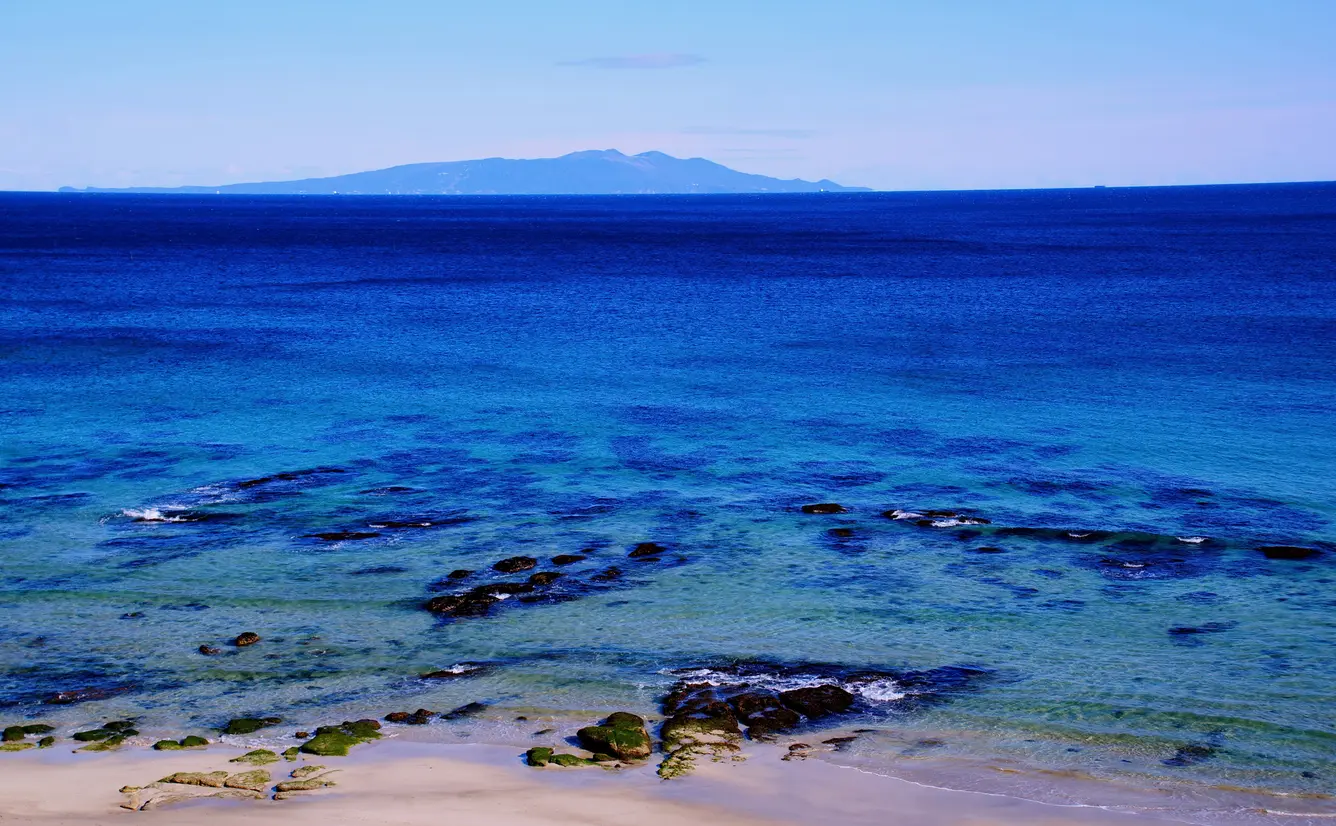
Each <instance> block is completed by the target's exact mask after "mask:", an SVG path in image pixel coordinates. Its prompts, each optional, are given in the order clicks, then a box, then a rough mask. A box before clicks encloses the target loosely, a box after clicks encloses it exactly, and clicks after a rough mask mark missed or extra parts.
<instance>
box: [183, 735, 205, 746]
mask: <svg viewBox="0 0 1336 826" xmlns="http://www.w3.org/2000/svg"><path fill="white" fill-rule="evenodd" d="M207 745H209V741H208V740H206V739H204V738H203V737H200V736H199V735H197V734H188V735H186V736H185V737H182V738H181V746H182V748H187V749H198V748H202V747H204V746H207Z"/></svg>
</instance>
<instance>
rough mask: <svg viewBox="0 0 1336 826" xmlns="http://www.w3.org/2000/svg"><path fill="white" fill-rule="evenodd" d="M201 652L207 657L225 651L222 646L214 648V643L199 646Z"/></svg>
mask: <svg viewBox="0 0 1336 826" xmlns="http://www.w3.org/2000/svg"><path fill="white" fill-rule="evenodd" d="M199 653H201V654H203V655H204V656H206V657H214V656H217V655H219V654H221V653H223V650H222V649H221V648H214V647H213V646H212V645H201V646H200V647H199Z"/></svg>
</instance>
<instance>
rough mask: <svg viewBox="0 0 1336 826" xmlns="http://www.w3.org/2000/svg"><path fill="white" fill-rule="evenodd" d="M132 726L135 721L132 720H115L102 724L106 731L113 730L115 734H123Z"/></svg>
mask: <svg viewBox="0 0 1336 826" xmlns="http://www.w3.org/2000/svg"><path fill="white" fill-rule="evenodd" d="M134 727H135V723H134V721H133V720H116V721H113V722H110V723H107V724H106V725H104V726H102V728H104V729H107V730H108V731H114V732H116V733H117V734H125V733H126V732H128V731H130V730H132V729H133V728H134Z"/></svg>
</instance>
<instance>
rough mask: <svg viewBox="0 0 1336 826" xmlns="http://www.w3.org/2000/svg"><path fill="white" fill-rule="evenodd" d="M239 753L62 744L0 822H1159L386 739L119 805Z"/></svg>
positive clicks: (16, 763)
mask: <svg viewBox="0 0 1336 826" xmlns="http://www.w3.org/2000/svg"><path fill="white" fill-rule="evenodd" d="M239 753H241V752H240V751H238V750H235V749H227V748H221V747H211V748H210V749H208V750H206V751H189V752H153V751H147V750H143V749H132V750H126V751H122V752H116V753H110V754H79V755H75V754H71V753H70V752H69V750H68V748H67V747H66V748H59V747H58V748H56V749H51V750H44V751H41V752H35V751H30V752H24V753H20V754H7V755H0V823H4V824H19V823H34V824H44V825H45V826H55V824H69V826H74V825H75V824H78V826H90V825H91V826H96V825H97V824H122V825H123V824H129V823H141V822H142V823H146V824H153V823H159V824H182V826H191V825H192V824H202V825H204V826H217V825H218V824H231V823H236V824H254V823H275V824H277V823H282V824H284V826H328V824H354V823H356V824H372V825H373V826H379V825H380V824H384V826H391V824H393V826H401V825H402V826H408V825H409V824H432V826H437V824H451V823H460V824H465V823H468V824H475V823H477V824H494V825H495V826H531V825H532V826H539V824H583V826H600V825H601V824H607V826H614V825H615V826H627V824H634V825H635V826H702V824H718V826H761V825H762V824H781V823H805V824H813V823H817V824H849V825H850V826H864V825H865V824H866V826H871V824H900V825H902V826H948V824H950V826H986V825H987V826H1001V825H1003V824H1006V825H1007V826H1010V825H1011V824H1036V825H1037V826H1058V825H1059V824H1072V825H1073V826H1076V825H1077V824H1081V825H1084V824H1092V825H1094V826H1100V825H1102V824H1109V825H1110V826H1112V825H1114V824H1127V825H1128V826H1137V824H1149V823H1165V822H1170V821H1165V820H1159V819H1154V818H1150V817H1146V816H1132V815H1126V814H1119V813H1114V812H1107V811H1103V810H1100V809H1091V808H1068V807H1057V806H1048V805H1043V804H1038V803H1032V802H1029V801H1023V800H1017V799H1014V798H1009V797H1002V796H995V795H984V794H975V793H970V792H957V791H947V790H943V789H935V788H929V787H926V786H920V785H916V784H913V783H909V782H906V781H903V780H896V779H893V778H886V777H880V776H875V775H867V774H863V773H860V772H857V771H853V770H850V769H842V768H838V767H835V766H832V765H828V764H825V763H822V762H818V761H807V762H803V763H799V762H794V763H788V762H782V761H780V760H779V759H778V757H779V752H778V750H773V749H771V750H762V749H756V750H751V752H750V753H749V756H748V759H747V760H746V761H745V762H742V763H730V764H723V765H715V764H710V763H706V764H704V765H703V766H702V767H701V770H700V771H699V772H698V773H697V774H696V775H693V776H691V777H688V778H685V779H682V780H676V781H672V782H663V781H660V780H659V779H658V778H657V777H656V776H655V775H654V773H653V766H652V765H651V766H646V767H640V768H634V769H628V770H623V771H617V772H610V771H605V770H602V769H598V768H584V769H558V768H549V769H541V770H539V769H532V768H529V767H527V766H524V765H522V764H521V763H520V761H519V760H518V759H517V750H516V749H514V748H511V747H505V746H455V745H427V744H413V743H402V742H399V743H396V742H393V741H385V742H381V743H375V744H371V745H368V746H362V747H359V748H358V749H356V750H355V751H354V754H353V756H352V757H348V758H321V759H319V760H316V759H310V758H308V759H304V760H303V762H302V763H289V762H280V763H276V764H271V765H269V766H266V767H265V768H267V769H269V770H270V771H271V773H272V774H273V776H274V778H275V780H276V781H277V780H279V779H283V778H286V776H287V773H288V772H289V771H291V770H292V768H293V767H295V766H297V765H304V764H308V763H320V764H323V765H326V766H328V767H330V768H337V769H341V771H340V772H339V773H338V774H337V775H335V779H336V780H337V783H338V785H337V786H336V787H335V788H331V789H326V790H322V791H318V792H312V793H310V795H309V797H304V798H302V799H295V800H291V799H290V800H283V801H274V800H268V799H266V800H263V801H258V800H257V801H228V802H222V801H209V802H194V803H189V804H185V805H182V806H177V807H169V808H164V809H161V810H157V811H145V812H132V811H128V810H125V809H122V808H120V805H121V803H122V802H124V801H125V800H126V796H125V795H122V794H120V793H119V792H118V789H119V788H120V787H121V786H123V785H146V784H148V783H150V782H152V781H154V780H157V779H159V778H161V777H163V776H164V775H167V774H170V773H172V772H175V771H209V770H217V769H227V770H229V771H232V772H236V771H242V770H245V769H248V768H250V767H249V766H245V765H239V764H230V763H228V762H227V761H228V759H229V758H231V757H234V756H236V755H237V754H239Z"/></svg>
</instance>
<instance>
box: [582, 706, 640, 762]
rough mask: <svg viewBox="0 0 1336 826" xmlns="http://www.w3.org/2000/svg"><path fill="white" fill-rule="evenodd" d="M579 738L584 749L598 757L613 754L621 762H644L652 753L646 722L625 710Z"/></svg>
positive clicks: (589, 729)
mask: <svg viewBox="0 0 1336 826" xmlns="http://www.w3.org/2000/svg"><path fill="white" fill-rule="evenodd" d="M575 736H576V737H577V738H579V740H580V745H581V746H582V747H584V748H586V749H588V750H589V751H592V752H594V753H595V754H596V755H597V754H605V755H613V756H615V757H616V758H618V759H621V760H644V759H645V758H647V757H649V755H650V751H651V749H650V739H649V732H648V731H646V730H645V721H644V720H643V719H642V718H640V717H637V716H636V715H634V714H630V713H628V712H625V711H618V712H615V713H613V714H611V715H609V716H608V718H607V719H605V720H604V721H603V722H602V723H600V724H599V725H597V726H585V727H584V728H582V729H580V730H579V731H578V732H576V733H575ZM600 762H606V761H600Z"/></svg>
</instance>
